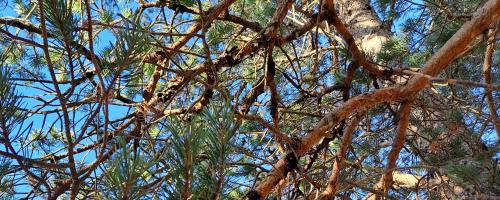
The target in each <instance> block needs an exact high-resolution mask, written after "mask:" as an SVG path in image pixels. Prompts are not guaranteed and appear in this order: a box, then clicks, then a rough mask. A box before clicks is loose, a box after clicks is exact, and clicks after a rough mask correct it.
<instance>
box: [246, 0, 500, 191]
mask: <svg viewBox="0 0 500 200" xmlns="http://www.w3.org/2000/svg"><path fill="white" fill-rule="evenodd" d="M360 2H361V3H362V2H363V1H360ZM353 4H354V2H353ZM347 5H348V4H347ZM351 12H352V11H351ZM330 14H331V13H330ZM499 15H500V2H499V1H496V0H490V1H488V2H487V3H486V4H485V5H484V6H483V7H482V8H480V9H478V10H477V11H476V12H475V14H474V17H473V18H472V19H471V20H470V21H469V22H467V23H465V24H464V25H463V26H462V28H460V30H458V31H457V33H455V34H454V35H453V37H452V38H450V39H449V40H448V42H446V44H445V45H444V46H443V47H442V48H441V49H440V50H439V51H438V52H437V53H436V54H435V55H433V56H432V57H431V59H430V60H429V61H427V62H426V64H425V65H424V67H423V68H422V70H421V72H422V73H423V74H427V75H431V76H435V75H437V74H438V73H439V72H440V71H442V70H443V69H444V68H446V67H447V66H448V65H449V64H450V63H451V62H452V61H453V60H454V59H455V57H456V56H457V55H459V54H460V53H462V52H463V51H464V50H466V47H467V45H468V44H469V43H470V42H471V41H472V40H473V39H474V38H475V37H477V36H478V35H479V34H480V33H481V32H483V31H484V30H485V29H486V28H487V27H488V25H489V24H490V23H491V22H493V21H494V20H495V19H496V18H498V16H499ZM371 19H373V18H371ZM358 34H359V35H363V34H366V32H359V33H358ZM361 38H362V40H363V39H365V40H366V39H368V38H370V37H369V36H367V37H361ZM373 38H376V37H373ZM377 41H380V40H378V39H377ZM374 43H375V42H374ZM361 44H363V43H361ZM367 44H371V43H370V42H367ZM367 48H368V46H367ZM428 83H429V78H427V77H425V76H418V75H415V76H413V77H412V78H411V80H410V81H409V82H408V84H407V85H405V86H400V87H395V88H385V89H379V90H376V91H374V92H372V93H368V94H365V95H360V96H357V97H355V98H353V99H351V100H349V101H347V102H346V103H345V104H344V105H342V106H340V107H339V108H337V109H335V110H333V111H332V112H330V113H329V114H327V115H326V116H325V117H324V118H323V119H322V120H321V121H320V122H319V123H318V124H317V125H316V126H314V127H313V128H311V129H310V130H309V131H308V133H307V135H306V136H305V137H304V138H303V139H301V140H300V144H301V145H299V146H298V147H297V148H296V149H295V151H294V152H295V154H296V156H297V157H299V158H300V157H301V156H303V155H304V154H305V153H306V152H307V151H308V150H309V149H311V148H312V147H313V146H314V145H315V144H317V143H318V142H319V141H321V139H323V137H325V136H326V135H325V134H326V132H327V131H328V130H330V129H331V128H333V127H334V126H336V125H338V123H339V122H340V121H342V120H344V119H346V118H347V117H349V116H350V115H351V114H353V113H357V112H359V111H361V110H366V109H369V108H373V107H374V106H377V105H380V104H381V103H386V102H397V101H402V100H405V99H406V98H408V97H411V96H413V95H416V94H417V93H418V92H419V91H420V90H422V89H424V88H425V87H426V86H428ZM287 157H288V156H286V157H285V158H283V159H281V160H280V161H278V162H277V163H276V164H275V165H274V167H273V170H272V171H271V172H270V173H269V174H268V175H267V177H265V178H264V179H263V180H262V181H260V182H259V183H258V184H257V187H256V188H255V189H254V190H252V191H250V192H249V194H248V195H247V198H248V199H264V198H265V197H266V196H267V195H268V194H269V193H270V192H271V191H272V189H273V188H274V186H276V185H277V184H278V183H279V181H280V180H282V179H283V178H285V177H286V174H287V173H288V171H287V170H289V169H290V168H289V166H290V163H289V161H288V159H287Z"/></svg>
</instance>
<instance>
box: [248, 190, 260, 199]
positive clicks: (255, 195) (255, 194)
mask: <svg viewBox="0 0 500 200" xmlns="http://www.w3.org/2000/svg"><path fill="white" fill-rule="evenodd" d="M246 199H248V200H259V199H261V196H260V194H259V192H257V191H256V190H251V191H250V192H248V193H247V196H246Z"/></svg>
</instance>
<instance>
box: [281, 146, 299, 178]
mask: <svg viewBox="0 0 500 200" xmlns="http://www.w3.org/2000/svg"><path fill="white" fill-rule="evenodd" d="M285 161H286V163H285V165H286V166H285V170H284V176H286V175H287V174H288V172H291V171H292V170H294V169H295V168H297V166H298V164H299V159H298V158H297V156H296V155H295V153H293V152H288V153H287V154H286V156H285Z"/></svg>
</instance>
